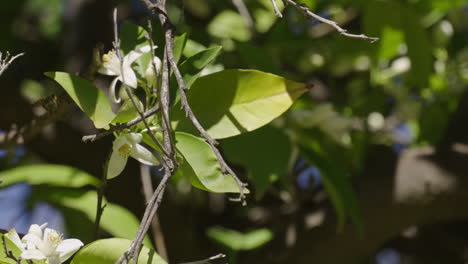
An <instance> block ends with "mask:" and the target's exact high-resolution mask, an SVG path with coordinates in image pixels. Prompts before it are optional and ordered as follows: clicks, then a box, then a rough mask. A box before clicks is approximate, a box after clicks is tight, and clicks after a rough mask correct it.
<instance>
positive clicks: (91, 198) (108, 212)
mask: <svg viewBox="0 0 468 264" xmlns="http://www.w3.org/2000/svg"><path fill="white" fill-rule="evenodd" d="M37 197H38V198H39V199H43V200H45V201H48V202H51V203H53V204H56V205H58V206H61V207H65V208H69V209H73V210H76V211H80V212H82V213H83V214H85V215H86V216H87V218H88V219H89V220H90V221H92V222H94V221H95V218H96V206H97V194H96V192H95V191H81V190H69V189H53V190H49V191H41V192H40V193H38V194H37ZM103 204H105V205H106V207H105V208H104V213H103V215H102V218H101V228H102V229H103V230H105V231H107V232H108V233H110V234H111V235H113V236H116V237H123V238H128V239H133V238H134V237H135V235H136V232H137V230H138V227H139V225H140V222H139V221H138V219H137V218H136V217H135V216H134V215H133V214H132V213H131V212H130V211H129V210H127V209H125V208H124V207H122V206H120V205H117V204H113V203H109V202H106V201H103ZM65 217H66V216H65ZM145 244H147V245H151V242H150V240H149V239H148V237H146V238H145Z"/></svg>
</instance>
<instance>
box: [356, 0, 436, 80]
mask: <svg viewBox="0 0 468 264" xmlns="http://www.w3.org/2000/svg"><path fill="white" fill-rule="evenodd" d="M382 17H386V18H387V19H382ZM421 17H422V15H421V14H420V13H419V12H417V10H414V9H411V8H408V7H407V6H405V5H403V4H401V3H398V2H396V1H371V2H370V3H369V4H368V5H367V6H366V9H365V11H364V21H363V24H364V27H365V30H364V32H366V34H368V35H370V36H377V37H381V36H382V35H383V34H388V31H384V30H386V29H387V28H389V27H390V28H392V29H393V31H394V32H395V31H401V32H403V33H404V40H405V43H406V45H407V47H408V52H407V53H408V57H409V58H410V60H411V69H410V73H409V74H408V75H407V78H408V83H409V84H410V85H415V86H417V87H426V86H427V83H428V79H429V76H430V74H431V71H432V50H431V43H430V40H429V36H428V33H427V32H428V31H427V30H426V29H425V28H424V27H423V25H422V18H421ZM383 36H384V37H388V35H383ZM392 38H393V39H392V40H391V41H392V42H394V44H395V43H396V40H398V36H392ZM389 44H390V45H391V44H392V43H388V40H385V41H384V42H379V43H377V45H374V46H375V47H377V48H378V47H379V46H383V45H385V46H387V45H389ZM380 49H381V50H384V49H386V47H382V48H380ZM381 52H382V51H381Z"/></svg>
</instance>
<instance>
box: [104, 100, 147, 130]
mask: <svg viewBox="0 0 468 264" xmlns="http://www.w3.org/2000/svg"><path fill="white" fill-rule="evenodd" d="M134 99H135V102H136V103H137V105H138V106H139V107H138V108H139V109H140V110H143V103H142V102H141V101H140V100H139V99H138V98H137V97H136V96H135V97H134ZM138 116H139V115H138V111H137V110H136V109H135V107H134V106H133V103H132V101H131V100H130V99H128V100H125V101H124V103H123V104H122V105H121V106H120V108H119V111H118V112H117V115H116V116H115V118H114V119H113V120H112V122H111V124H115V123H125V122H128V121H130V120H132V119H134V118H136V117H138Z"/></svg>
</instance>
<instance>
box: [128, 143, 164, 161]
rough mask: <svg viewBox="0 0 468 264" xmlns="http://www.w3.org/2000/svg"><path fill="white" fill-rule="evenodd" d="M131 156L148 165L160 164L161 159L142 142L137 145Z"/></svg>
mask: <svg viewBox="0 0 468 264" xmlns="http://www.w3.org/2000/svg"><path fill="white" fill-rule="evenodd" d="M130 156H132V158H134V159H136V160H138V161H139V162H141V163H143V164H146V165H159V160H158V159H157V158H156V157H155V156H154V155H153V153H151V151H149V150H147V149H146V148H145V147H143V146H142V145H140V144H136V145H135V147H134V148H133V149H132V153H131V154H130Z"/></svg>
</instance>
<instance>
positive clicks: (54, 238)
mask: <svg viewBox="0 0 468 264" xmlns="http://www.w3.org/2000/svg"><path fill="white" fill-rule="evenodd" d="M47 239H48V242H49V243H50V245H51V246H52V248H53V249H54V250H55V248H57V246H58V245H59V244H60V243H61V242H62V241H63V234H61V233H59V232H57V231H55V230H50V233H49V236H48V237H47ZM54 250H52V251H54ZM48 253H50V252H48Z"/></svg>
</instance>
